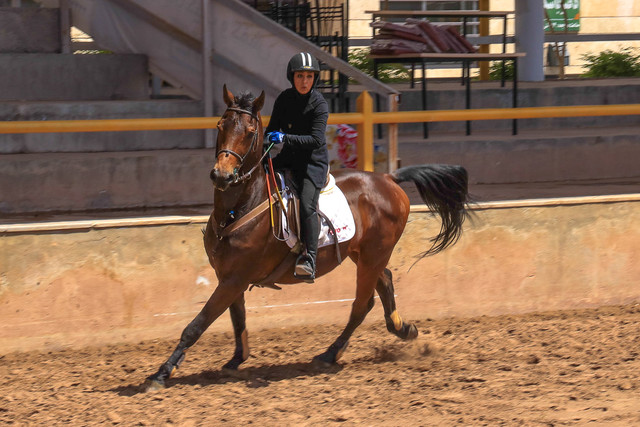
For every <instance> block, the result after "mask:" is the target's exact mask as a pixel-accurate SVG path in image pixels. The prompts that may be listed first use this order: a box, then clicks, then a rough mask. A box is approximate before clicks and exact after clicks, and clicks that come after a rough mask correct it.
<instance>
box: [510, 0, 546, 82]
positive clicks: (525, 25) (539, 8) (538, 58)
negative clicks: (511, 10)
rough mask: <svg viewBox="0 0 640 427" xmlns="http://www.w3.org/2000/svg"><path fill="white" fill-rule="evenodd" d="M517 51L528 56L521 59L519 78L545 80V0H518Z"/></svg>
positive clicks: (529, 80) (530, 80)
mask: <svg viewBox="0 0 640 427" xmlns="http://www.w3.org/2000/svg"><path fill="white" fill-rule="evenodd" d="M516 51H517V52H525V53H526V54H527V56H525V57H524V58H522V59H520V60H519V63H518V79H519V80H521V81H526V82H539V81H543V80H544V68H543V67H544V3H543V0H516Z"/></svg>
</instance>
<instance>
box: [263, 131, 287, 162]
mask: <svg viewBox="0 0 640 427" xmlns="http://www.w3.org/2000/svg"><path fill="white" fill-rule="evenodd" d="M283 137H284V134H283V133H282V132H269V133H268V134H267V135H266V136H265V138H264V142H263V145H264V150H269V157H271V158H274V157H276V156H277V155H278V154H280V151H282V147H284V144H282V140H283Z"/></svg>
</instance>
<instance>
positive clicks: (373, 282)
mask: <svg viewBox="0 0 640 427" xmlns="http://www.w3.org/2000/svg"><path fill="white" fill-rule="evenodd" d="M223 99H224V102H225V104H226V105H227V110H226V111H225V112H224V114H223V115H222V117H221V119H220V121H219V122H218V125H217V129H218V137H217V153H216V162H215V165H214V167H213V170H212V171H211V174H210V178H211V180H212V181H213V186H214V198H213V205H214V206H213V212H212V213H211V216H210V218H209V221H208V223H207V226H206V230H205V231H204V247H205V250H206V253H207V255H208V257H209V262H210V264H211V266H212V267H213V269H214V270H215V272H216V275H217V278H218V286H217V288H216V289H215V291H214V292H213V294H212V295H211V297H210V298H209V300H208V301H207V302H206V304H205V305H204V307H203V308H202V310H201V311H200V313H199V314H198V315H197V316H196V317H195V318H194V319H193V320H192V321H191V323H189V325H188V326H187V327H186V328H185V329H184V331H183V332H182V335H181V337H180V341H179V343H178V345H177V347H176V349H175V350H174V351H173V353H172V354H171V356H170V357H169V359H168V360H167V361H166V362H165V363H164V364H163V365H161V366H160V369H159V370H158V372H157V373H155V374H153V375H151V376H149V377H148V378H147V380H146V382H145V385H144V387H145V390H147V391H148V390H154V389H159V388H163V387H164V386H165V381H166V380H167V379H168V378H170V377H171V375H172V374H173V373H174V371H175V369H176V368H177V367H178V366H179V365H180V363H181V362H182V361H183V360H184V357H185V351H186V350H187V349H188V348H189V347H191V346H192V345H194V344H195V343H196V341H197V340H198V339H199V338H200V336H201V335H202V334H203V333H204V331H205V330H206V329H207V328H208V327H209V325H211V323H213V321H214V320H216V319H217V318H218V317H219V316H220V315H221V314H222V313H224V312H225V311H226V310H227V309H229V312H230V314H231V322H232V325H233V330H234V334H235V352H234V353H233V356H232V357H231V359H230V360H229V361H228V362H227V363H226V364H225V365H224V366H223V369H225V370H233V371H235V370H237V369H238V367H239V366H240V364H242V363H243V362H244V361H245V360H247V358H248V357H249V344H248V335H247V330H246V323H245V319H246V312H245V300H244V293H245V291H246V290H247V289H248V288H249V286H250V285H251V284H256V283H261V282H263V281H264V279H265V278H267V277H270V276H273V272H274V270H276V268H277V267H278V266H279V265H281V264H282V261H283V260H284V259H285V258H286V257H287V256H289V255H290V252H291V251H290V248H289V247H288V246H287V244H286V243H284V242H282V241H280V240H278V239H277V238H276V237H275V236H274V233H273V230H272V228H271V221H270V218H269V214H268V211H269V209H268V208H267V207H266V206H268V203H267V202H266V201H267V200H268V198H269V197H270V194H269V193H270V191H269V190H268V189H267V183H266V179H267V176H266V172H265V168H263V166H262V160H263V159H264V153H263V149H262V138H263V128H262V118H261V116H260V110H261V109H262V107H263V105H264V100H265V94H264V91H263V92H262V93H261V94H260V96H259V97H257V98H253V96H252V95H251V94H249V93H243V94H241V95H239V96H238V97H235V96H234V95H233V94H232V93H231V91H229V90H228V89H227V87H226V85H225V86H224V87H223ZM334 176H335V179H336V184H337V186H338V187H339V188H340V189H341V190H342V192H343V193H344V195H345V196H346V198H347V200H348V203H349V207H350V209H351V212H352V213H353V216H354V220H355V225H356V233H355V235H354V237H353V238H351V239H350V240H348V241H346V242H343V243H340V245H339V251H340V254H341V258H340V259H345V257H346V256H348V257H349V258H351V260H352V261H353V262H354V263H355V264H356V266H357V278H356V295H355V300H354V301H353V304H352V308H351V314H350V316H349V320H348V322H347V325H346V327H345V328H344V330H343V331H342V333H341V334H340V336H338V338H337V339H336V340H335V341H334V342H333V343H332V344H331V345H330V346H329V347H328V349H327V350H326V351H325V352H324V353H322V354H319V355H317V356H315V357H314V359H313V362H314V364H317V365H320V366H321V367H322V366H331V365H333V364H335V363H336V362H337V361H338V359H339V358H340V356H341V355H342V353H343V352H344V350H345V349H346V347H347V344H348V342H349V338H350V337H351V335H352V334H353V332H354V331H355V329H356V328H357V327H358V326H359V325H360V324H361V323H362V321H363V320H364V318H365V316H366V315H367V313H368V312H369V311H370V310H371V308H372V307H373V305H374V292H377V293H378V295H379V297H380V301H381V302H382V305H383V308H384V319H385V322H386V326H387V329H388V330H389V332H391V333H393V334H394V335H396V336H397V337H399V338H400V339H403V340H411V339H414V338H416V337H417V335H418V330H417V328H416V327H415V325H414V324H410V323H406V322H404V321H403V320H402V318H401V317H400V315H399V314H398V312H397V310H396V303H395V298H394V288H393V281H392V277H391V271H390V270H389V269H387V268H386V267H387V263H388V262H389V259H390V257H391V253H392V252H393V248H394V247H395V245H396V243H397V242H398V240H399V239H400V236H401V235H402V232H403V230H404V228H405V225H406V223H407V219H408V216H409V207H410V204H409V198H408V196H407V194H406V193H405V192H404V190H403V189H402V188H401V187H400V185H398V184H399V183H400V182H404V181H410V182H411V181H412V182H414V183H415V185H416V187H417V188H418V191H419V193H420V195H421V197H422V199H423V200H424V202H425V203H426V204H427V205H428V206H429V207H430V208H431V209H432V210H433V211H435V212H436V213H437V214H438V215H439V217H440V219H441V221H442V225H441V228H440V231H439V233H438V235H437V236H436V237H434V238H433V239H432V245H431V247H430V248H428V249H427V250H426V251H425V252H423V253H422V254H421V255H422V256H425V255H431V254H435V253H438V252H440V251H442V250H443V249H445V248H447V247H449V246H451V245H453V244H454V243H455V242H456V241H457V240H458V238H459V237H460V235H461V233H462V224H463V222H464V219H465V217H466V216H467V201H468V193H467V181H468V177H467V172H466V170H465V169H464V168H463V167H461V166H448V165H422V166H409V167H404V168H400V169H398V170H396V171H395V172H393V173H372V172H364V171H356V170H341V171H338V172H336V173H335V174H334ZM336 252H337V249H336V247H335V246H331V245H330V246H326V247H323V248H320V249H319V251H318V256H317V276H318V277H319V276H322V275H324V274H326V273H328V272H330V271H331V270H333V269H334V268H335V267H337V266H338V264H339V261H338V257H337V256H336ZM294 259H295V258H294ZM276 271H277V270H276ZM272 281H273V282H275V283H280V284H293V283H297V282H299V280H298V279H296V278H295V277H294V275H293V263H291V267H290V268H288V269H287V270H286V271H284V272H283V273H282V274H281V275H279V276H278V277H277V278H275V279H272ZM305 286H309V285H305Z"/></svg>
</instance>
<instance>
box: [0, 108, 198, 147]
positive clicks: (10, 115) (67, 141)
mask: <svg viewBox="0 0 640 427" xmlns="http://www.w3.org/2000/svg"><path fill="white" fill-rule="evenodd" d="M201 115H202V103H201V102H200V101H190V100H145V101H81V102H35V101H34V102H15V101H14V102H2V103H0V121H18V120H97V119H134V118H162V117H198V116H201ZM203 141H204V135H203V131H201V130H173V131H133V132H72V133H42V134H38V133H32V134H6V135H0V153H2V154H27V153H52V152H58V153H65V152H88V153H90V152H108V151H113V152H120V151H136V150H142V151H146V150H168V149H190V148H201V147H203V145H204V142H203Z"/></svg>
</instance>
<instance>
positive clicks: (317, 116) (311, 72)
mask: <svg viewBox="0 0 640 427" xmlns="http://www.w3.org/2000/svg"><path fill="white" fill-rule="evenodd" d="M319 73H320V65H319V63H318V60H317V59H316V58H314V57H313V56H311V54H309V53H306V52H300V53H298V54H296V55H294V56H293V57H292V58H291V59H290V60H289V64H288V65H287V79H288V80H289V81H290V82H291V85H292V87H291V88H289V89H285V90H284V91H282V92H281V93H280V95H278V97H277V98H276V101H275V103H274V104H273V112H272V115H271V120H270V121H269V126H267V129H266V141H265V143H266V144H269V145H270V144H272V143H273V144H274V148H273V149H272V150H273V153H277V152H279V153H278V154H276V156H275V158H274V160H273V162H274V168H275V169H288V170H290V171H291V172H292V175H293V185H294V187H295V190H296V192H297V193H298V196H299V197H300V225H301V229H302V230H301V233H300V240H301V241H302V243H303V244H304V246H305V247H306V251H304V252H303V253H302V254H301V255H300V256H299V257H298V260H297V261H296V268H295V276H296V277H298V278H300V279H302V280H304V281H306V282H309V283H313V280H314V279H315V271H316V255H317V252H318V233H319V225H318V212H317V209H318V197H319V195H320V189H321V188H322V186H323V185H324V182H325V180H326V177H327V172H328V169H329V153H328V151H327V142H326V140H325V129H326V126H327V118H328V117H329V107H328V105H327V102H326V101H325V99H324V97H323V96H322V94H321V93H320V92H318V91H317V90H316V89H315V86H316V84H317V82H318V75H319ZM273 153H272V156H273Z"/></svg>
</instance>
